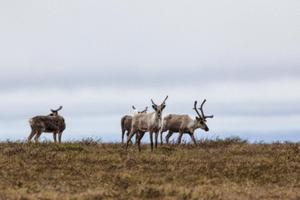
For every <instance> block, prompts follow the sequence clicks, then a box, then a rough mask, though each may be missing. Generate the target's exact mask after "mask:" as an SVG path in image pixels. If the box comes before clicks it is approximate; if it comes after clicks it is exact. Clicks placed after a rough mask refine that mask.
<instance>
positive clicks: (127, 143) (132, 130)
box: [126, 129, 135, 150]
mask: <svg viewBox="0 0 300 200" xmlns="http://www.w3.org/2000/svg"><path fill="white" fill-rule="evenodd" d="M134 134H135V130H134V129H131V130H130V134H129V136H128V137H127V142H126V150H127V148H128V145H129V142H130V141H131V138H132V137H133V136H134Z"/></svg>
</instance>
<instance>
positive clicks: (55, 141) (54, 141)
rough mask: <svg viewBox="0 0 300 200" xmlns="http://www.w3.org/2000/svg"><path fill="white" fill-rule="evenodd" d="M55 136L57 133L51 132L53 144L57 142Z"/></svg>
mask: <svg viewBox="0 0 300 200" xmlns="http://www.w3.org/2000/svg"><path fill="white" fill-rule="evenodd" d="M56 135H57V133H56V132H53V140H54V142H55V143H56V142H57V141H56Z"/></svg>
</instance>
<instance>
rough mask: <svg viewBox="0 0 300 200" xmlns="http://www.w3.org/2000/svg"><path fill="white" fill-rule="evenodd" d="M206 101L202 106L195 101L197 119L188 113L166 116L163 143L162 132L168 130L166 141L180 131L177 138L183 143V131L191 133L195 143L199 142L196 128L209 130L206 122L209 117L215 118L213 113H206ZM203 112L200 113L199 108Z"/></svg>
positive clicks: (178, 142) (178, 141)
mask: <svg viewBox="0 0 300 200" xmlns="http://www.w3.org/2000/svg"><path fill="white" fill-rule="evenodd" d="M205 102H206V99H204V101H203V102H202V104H201V106H200V108H197V101H195V103H194V110H195V111H196V113H197V115H198V116H196V118H195V119H192V118H191V117H190V116H188V115H174V114H170V115H167V116H166V117H164V120H163V126H162V129H161V132H160V134H161V143H162V134H163V133H164V132H166V131H169V133H168V134H167V136H166V142H167V143H169V138H170V137H171V136H172V134H173V133H179V137H178V139H177V144H180V143H181V138H182V135H183V133H187V134H189V135H190V137H191V139H192V141H193V142H194V144H197V142H196V139H195V137H194V132H195V130H196V129H198V128H201V129H203V130H205V131H209V128H208V127H207V124H206V119H207V118H213V117H214V116H213V115H210V116H207V115H205V114H204V111H203V105H204V103H205ZM198 109H199V110H200V112H201V114H200V113H199V110H198Z"/></svg>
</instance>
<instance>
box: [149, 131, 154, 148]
mask: <svg viewBox="0 0 300 200" xmlns="http://www.w3.org/2000/svg"><path fill="white" fill-rule="evenodd" d="M149 135H150V144H151V151H153V132H152V131H151V132H150V133H149Z"/></svg>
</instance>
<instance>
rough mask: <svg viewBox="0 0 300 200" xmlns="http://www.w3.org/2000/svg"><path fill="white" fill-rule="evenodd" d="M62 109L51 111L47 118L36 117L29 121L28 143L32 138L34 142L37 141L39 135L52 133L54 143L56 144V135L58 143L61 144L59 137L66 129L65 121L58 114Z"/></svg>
mask: <svg viewBox="0 0 300 200" xmlns="http://www.w3.org/2000/svg"><path fill="white" fill-rule="evenodd" d="M62 108H63V107H62V106H60V107H59V108H58V109H56V110H53V109H51V113H50V114H49V115H47V116H36V117H33V118H31V119H30V120H29V124H30V127H31V133H30V135H29V137H28V141H31V139H32V138H33V136H35V137H34V140H35V141H38V139H39V137H40V136H41V134H42V133H43V132H44V133H53V139H54V142H56V136H57V134H58V141H59V143H61V136H62V133H63V131H64V130H65V128H66V124H65V120H64V118H63V117H62V116H60V115H59V114H58V111H60V110H61V109H62Z"/></svg>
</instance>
